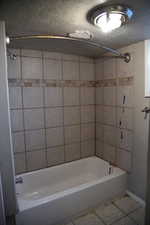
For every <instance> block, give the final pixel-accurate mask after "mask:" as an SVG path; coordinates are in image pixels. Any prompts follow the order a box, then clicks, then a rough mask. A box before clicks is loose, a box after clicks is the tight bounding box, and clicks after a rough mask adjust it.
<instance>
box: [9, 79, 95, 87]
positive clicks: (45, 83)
mask: <svg viewBox="0 0 150 225" xmlns="http://www.w3.org/2000/svg"><path fill="white" fill-rule="evenodd" d="M8 83H9V86H10V87H95V81H79V80H77V81H76V80H41V79H28V80H22V79H8Z"/></svg>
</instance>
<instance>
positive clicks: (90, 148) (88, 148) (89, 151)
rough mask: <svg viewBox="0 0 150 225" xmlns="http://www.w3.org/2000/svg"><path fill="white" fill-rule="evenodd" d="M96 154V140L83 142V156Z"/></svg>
mask: <svg viewBox="0 0 150 225" xmlns="http://www.w3.org/2000/svg"><path fill="white" fill-rule="evenodd" d="M93 155H95V140H90V141H84V142H81V157H82V158H84V157H89V156H93Z"/></svg>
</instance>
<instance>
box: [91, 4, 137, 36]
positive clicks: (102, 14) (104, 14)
mask: <svg viewBox="0 0 150 225" xmlns="http://www.w3.org/2000/svg"><path fill="white" fill-rule="evenodd" d="M132 15H133V11H132V10H131V9H130V8H128V7H126V6H122V5H114V6H106V7H103V8H98V9H96V10H94V13H93V14H92V16H91V21H92V23H93V24H94V25H96V26H98V27H99V28H101V30H102V31H103V32H104V33H107V32H110V31H112V30H115V29H117V28H119V27H121V26H122V25H124V24H126V23H128V21H129V20H130V19H131V17H132Z"/></svg>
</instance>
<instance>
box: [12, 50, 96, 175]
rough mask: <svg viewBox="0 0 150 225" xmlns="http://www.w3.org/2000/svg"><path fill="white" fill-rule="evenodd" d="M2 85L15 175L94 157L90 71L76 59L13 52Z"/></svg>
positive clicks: (88, 61) (92, 70)
mask: <svg viewBox="0 0 150 225" xmlns="http://www.w3.org/2000/svg"><path fill="white" fill-rule="evenodd" d="M10 51H13V52H14V53H16V54H17V59H16V60H14V61H13V60H10V59H9V58H8V80H9V93H10V109H11V121H12V136H13V146H14V154H15V167H16V173H17V174H19V173H22V172H27V171H32V170H37V169H40V168H45V167H49V166H54V165H57V164H62V163H64V162H69V161H73V160H77V159H80V158H84V157H87V156H92V155H94V154H95V87H94V86H95V67H94V61H93V59H90V58H86V57H79V56H76V55H65V54H61V53H52V52H41V51H34V50H23V49H21V50H14V49H11V50H10Z"/></svg>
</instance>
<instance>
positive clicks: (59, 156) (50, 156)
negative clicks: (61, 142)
mask: <svg viewBox="0 0 150 225" xmlns="http://www.w3.org/2000/svg"><path fill="white" fill-rule="evenodd" d="M64 160H65V158H64V146H57V147H53V148H48V149H47V163H48V166H55V165H58V164H61V163H64Z"/></svg>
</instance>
